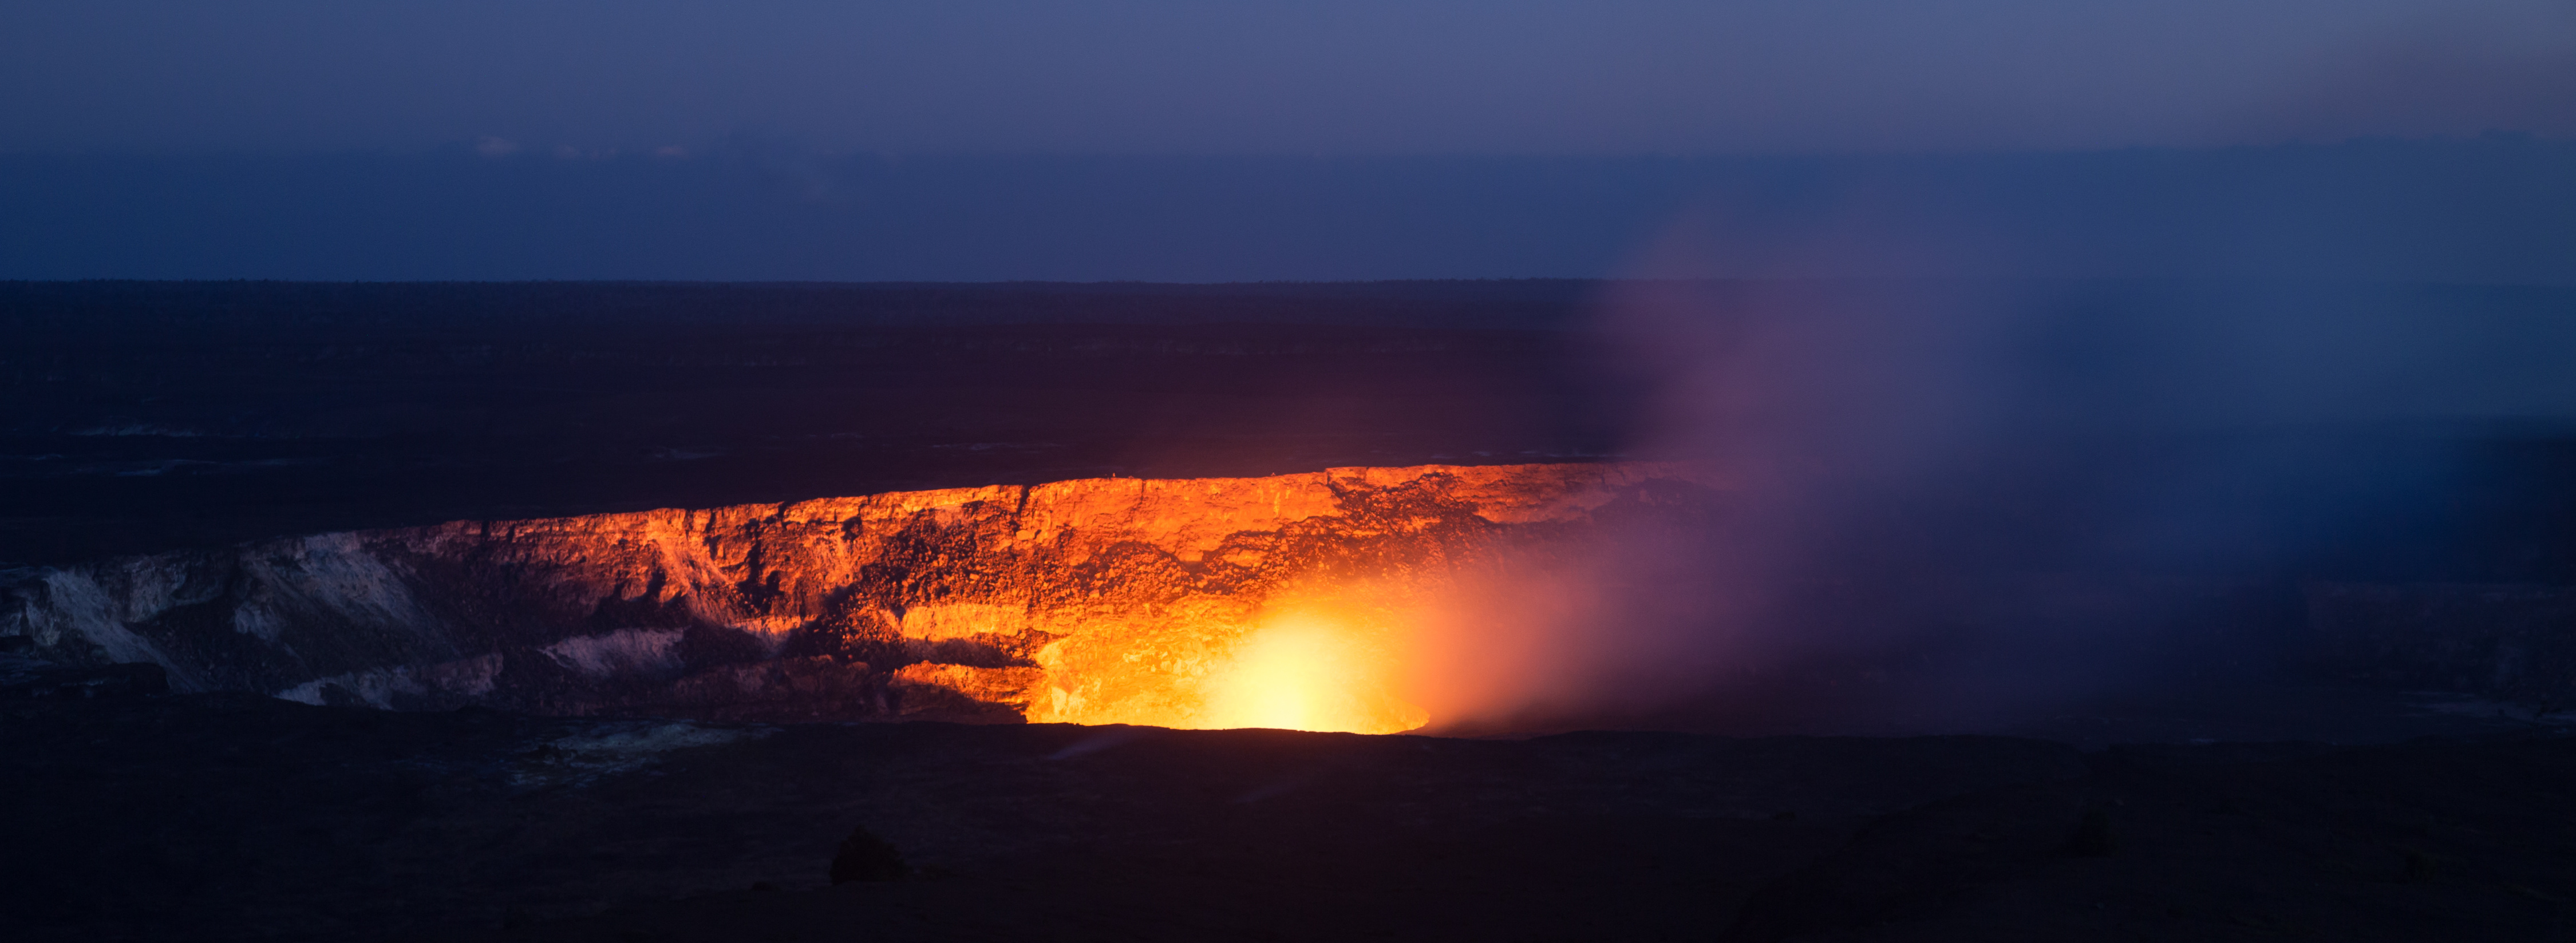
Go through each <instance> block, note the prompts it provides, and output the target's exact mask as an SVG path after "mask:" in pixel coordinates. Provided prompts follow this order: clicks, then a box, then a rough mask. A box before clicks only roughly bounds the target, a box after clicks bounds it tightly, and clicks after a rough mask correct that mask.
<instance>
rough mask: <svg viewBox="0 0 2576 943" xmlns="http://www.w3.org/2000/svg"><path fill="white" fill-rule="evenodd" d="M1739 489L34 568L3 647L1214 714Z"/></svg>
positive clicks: (670, 529) (722, 515)
mask: <svg viewBox="0 0 2576 943" xmlns="http://www.w3.org/2000/svg"><path fill="white" fill-rule="evenodd" d="M1718 493H1719V492H1718V491H1717V490H1716V488H1715V487H1714V486H1713V484H1712V482H1710V481H1709V480H1708V479H1707V473H1706V472H1705V471H1704V470H1702V469H1699V468H1697V467H1694V466H1685V465H1673V464H1651V463H1612V464H1558V465H1507V466H1437V465H1434V466H1420V467H1414V468H1396V469H1387V468H1337V469H1332V470H1328V471H1323V472H1314V473H1307V474H1295V475H1278V476H1272V477H1266V478H1214V479H1188V480H1145V479H1134V478H1106V479H1085V480H1076V481H1063V482H1056V483H1053V484H1044V485H1035V486H996V487H985V488H961V489H950V490H944V491H919V492H899V493H891V494H878V495H868V496H862V497H849V498H826V499H819V500H813V501H802V502H794V503H788V504H760V505H742V506H735V507H724V508H715V509H709V510H660V511H647V512H639V513H630V514H602V515H594V516H587V517H569V518H553V519H543V520H524V521H461V522H456V523H451V524H444V525H438V526H433V527H419V528H406V529H397V530H378V531H357V532H344V533H333V534H321V535H316V536H310V537H300V538H292V539H283V540H272V541H265V542H260V543H253V544H246V545H241V546H236V547H230V548H224V549H218V550H210V551H193V552H181V553H167V554H159V555H154V556H146V557H133V558H126V559H118V560H111V561H106V562H101V563H95V564H89V565H81V566H71V567H60V568H40V569H21V570H15V571H10V573H9V574H8V576H7V577H5V579H0V636H18V637H24V638H28V639H32V640H33V645H34V647H35V649H36V651H37V652H38V653H40V654H42V655H43V656H44V657H47V658H50V659H54V660H57V661H61V662H64V663H66V664H75V665H93V666H94V665H104V664H109V663H117V662H128V663H148V664H151V665H158V666H160V667H161V668H163V669H166V671H167V672H168V678H169V686H170V687H171V688H172V689H174V690H178V691H185V692H202V691H223V690H237V691H257V692H262V693H267V694H271V695H274V696H277V697H283V698H287V699H290V700H297V701H303V702H305V703H310V704H333V705H352V706H356V705H364V706H372V707H378V708H391V709H450V708H455V707H458V706H461V705H468V704H480V705H487V706H494V707H500V708H506V709H516V710H526V711H532V712H537V713H546V714H559V715H582V714H637V713H647V714H659V715H665V716H683V717H698V718H708V719H729V720H818V719H861V718H883V719H948V720H968V721H988V722H989V721H1014V722H1015V721H1019V720H1022V719H1029V720H1046V721H1071V722H1081V723H1111V722H1144V723H1162V724H1167V725H1180V726H1188V725H1191V724H1190V717H1191V716H1192V714H1191V712H1192V711H1193V710H1195V709H1196V701H1195V698H1196V697H1197V696H1198V695H1197V694H1196V693H1195V689H1194V687H1193V686H1194V685H1199V684H1201V683H1202V680H1203V679H1205V678H1206V677H1208V676H1209V674H1210V673H1211V672H1212V671H1216V670H1218V667H1219V666H1220V665H1221V664H1222V663H1223V661H1224V659H1225V658H1226V657H1227V653H1228V652H1229V651H1230V648H1231V646H1233V645H1235V644H1236V642H1237V641H1238V640H1239V639H1240V638H1241V637H1242V636H1243V635H1244V633H1245V632H1247V631H1248V630H1249V629H1250V628H1251V627H1252V626H1253V625H1254V624H1255V623H1257V622H1258V620H1259V619H1260V618H1261V617H1262V615H1263V613H1265V612H1267V611H1271V610H1274V609H1277V608H1279V607H1281V606H1283V605H1286V604H1288V603H1289V602H1291V601H1297V600H1307V601H1311V600H1316V599H1324V600H1328V601H1330V600H1336V599H1342V598H1345V597H1347V596H1348V595H1349V594H1350V593H1351V592H1353V590H1352V587H1354V586H1366V587H1368V588H1369V591H1370V592H1374V593H1377V594H1379V596H1377V597H1372V599H1371V602H1372V603H1382V602H1385V601H1386V600H1388V599H1393V600H1395V601H1396V602H1399V603H1400V602H1403V601H1404V600H1406V599H1418V598H1419V597H1421V596H1422V595H1423V594H1426V593H1430V592H1435V591H1437V590H1438V589H1439V588H1440V587H1442V586H1444V585H1447V584H1448V583H1449V582H1450V581H1452V580H1454V579H1455V578H1456V576H1457V575H1458V574H1459V573H1461V572H1463V571H1466V570H1471V569H1473V568H1475V567H1477V566H1480V565H1484V564H1485V563H1488V562H1490V561H1491V560H1492V559H1493V558H1494V555H1495V554H1497V553H1500V552H1503V551H1504V550H1506V549H1507V548H1512V547H1528V546H1541V545H1548V544H1551V543H1562V542H1564V541H1567V540H1569V539H1572V538H1574V537H1577V536H1579V535H1582V534H1584V533H1587V532H1589V531H1590V530H1592V529H1595V528H1597V527H1598V526H1600V523H1601V522H1602V521H1603V520H1606V519H1613V518H1617V517H1618V516H1619V515H1627V516H1629V517H1636V516H1640V515H1645V516H1654V515H1663V516H1670V515H1673V514H1675V513H1676V511H1675V509H1676V508H1677V507H1684V508H1686V507H1690V506H1697V505H1705V504H1706V503H1708V502H1709V501H1711V500H1713V499H1714V497H1715V496H1716V495H1717V494H1718Z"/></svg>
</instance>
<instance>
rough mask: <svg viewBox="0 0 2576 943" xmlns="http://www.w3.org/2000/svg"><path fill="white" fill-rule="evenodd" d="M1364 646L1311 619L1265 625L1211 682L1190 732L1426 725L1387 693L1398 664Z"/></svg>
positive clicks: (1378, 729) (1416, 711) (1385, 729)
mask: <svg viewBox="0 0 2576 943" xmlns="http://www.w3.org/2000/svg"><path fill="white" fill-rule="evenodd" d="M1369 642H1370V640H1369V639H1367V638H1365V637H1363V636H1361V635H1360V634H1359V633H1356V632H1353V631H1350V630H1349V629H1346V628H1344V627H1343V626H1341V625H1339V624H1336V623H1335V622H1334V621H1332V620H1330V619H1327V618H1323V617H1320V616H1314V615H1298V616H1291V617H1288V618H1284V619H1280V620H1278V621H1276V622H1273V623H1272V624H1269V625H1266V626H1264V627H1262V628H1261V629H1259V630H1258V631H1255V632H1253V633H1251V634H1249V635H1247V636H1245V637H1244V638H1243V639H1242V640H1240V641H1239V642H1238V643H1237V644H1236V646H1235V650H1234V657H1233V658H1232V659H1230V660H1229V661H1227V662H1226V663H1224V665H1223V666H1222V667H1220V668H1219V669H1218V670H1217V671H1215V672H1213V673H1212V674H1211V675H1210V676H1209V677H1208V679H1207V681H1206V701H1205V704H1204V707H1203V708H1202V709H1201V712H1200V714H1199V716H1198V717H1197V718H1196V721H1197V722H1196V723H1192V724H1189V726H1193V727H1205V728H1218V729H1223V728H1234V727H1271V728H1277V729H1282V730H1327V731H1340V732H1346V733H1402V732H1404V731H1407V730H1412V729H1414V728H1416V727H1420V726H1422V725H1423V724H1425V723H1427V722H1429V721H1430V719H1431V715H1429V714H1428V713H1425V712H1424V711H1423V710H1422V708H1420V707H1416V706H1414V705H1412V704H1410V703H1407V702H1406V701H1405V700H1403V699H1402V698H1399V697H1397V696H1396V695H1395V694H1394V692H1393V691H1392V690H1390V684H1391V681H1392V679H1393V677H1394V676H1395V674H1396V671H1395V669H1396V667H1397V666H1396V665H1394V664H1392V663H1391V662H1390V659H1389V658H1388V657H1387V655H1386V653H1385V651H1384V650H1383V649H1382V648H1381V647H1379V646H1375V645H1371V644H1369Z"/></svg>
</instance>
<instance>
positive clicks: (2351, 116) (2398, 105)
mask: <svg viewBox="0 0 2576 943" xmlns="http://www.w3.org/2000/svg"><path fill="white" fill-rule="evenodd" d="M2512 25H2513V24H2510V23H2506V22H2501V21H2472V22H2455V23H2429V24H2424V25H2423V26H2422V27H2421V28H2418V29H2412V30H2408V31H2405V32H2403V33H2397V34H2392V35H2387V36H2383V37H2381V38H2379V39H2378V40H2377V41H2376V42H2373V43H2370V44H2368V45H2364V46H2362V47H2359V48H2356V49H2354V50H2352V51H2351V52H2350V53H2349V54H2347V55H2345V56H2343V57H2339V58H2338V59H2337V60H2335V61H2334V62H2333V63H2332V64H2331V65H2330V66H2329V67H2327V68H2326V69H2324V70H2322V71H2321V72H2320V73H2319V74H2318V75H2317V76H2316V78H2315V79H2314V80H2313V81H2311V82H2309V83H2307V84H2306V85H2304V86H2302V87H2299V88H2296V89H2294V90H2293V91H2292V92H2291V93H2290V94H2289V95H2288V96H2287V97H2286V98H2285V99H2283V100H2281V101H2280V102H2279V103H2278V104H2276V105H2274V106H2272V107H2270V108H2268V109H2264V110H2263V111H2261V112H2260V113H2258V114H2256V115H2254V116H2252V118H2253V122H2254V123H2255V124H2257V125H2258V126H2261V127H2264V128H2266V129H2271V130H2277V131H2279V132H2286V133H2287V134H2288V135H2290V136H2295V137H2302V138H2306V139H2308V140H2311V141H2335V140H2342V139H2345V138H2351V137H2359V136H2374V135H2389V134H2392V133H2393V134H2403V135H2410V136H2420V135H2456V136H2470V135H2476V134H2478V133H2481V132H2485V131H2496V130H2504V131H2521V132H2528V133H2533V134H2538V135H2542V136H2546V137H2565V136H2576V36H2571V35H2569V34H2570V33H2571V31H2569V30H2566V29H2559V30H2554V31H2550V30H2539V29H2529V30H2516V29H2512V28H2510V27H2511V26H2512ZM2553 34H2554V35H2553Z"/></svg>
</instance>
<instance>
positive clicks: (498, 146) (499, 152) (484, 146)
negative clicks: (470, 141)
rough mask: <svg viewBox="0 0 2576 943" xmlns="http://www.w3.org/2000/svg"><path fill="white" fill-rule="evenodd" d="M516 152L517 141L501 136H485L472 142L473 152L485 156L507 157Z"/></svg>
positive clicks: (517, 149) (517, 148) (517, 150)
mask: <svg viewBox="0 0 2576 943" xmlns="http://www.w3.org/2000/svg"><path fill="white" fill-rule="evenodd" d="M518 152H519V144H518V142H516V141H511V140H506V139H503V138H496V137H486V138H483V139H482V140H479V141H476V142H474V153H477V154H481V155H483V156H485V157H508V156H510V155H512V154H516V153H518Z"/></svg>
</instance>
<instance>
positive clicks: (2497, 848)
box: [0, 695, 2576, 941]
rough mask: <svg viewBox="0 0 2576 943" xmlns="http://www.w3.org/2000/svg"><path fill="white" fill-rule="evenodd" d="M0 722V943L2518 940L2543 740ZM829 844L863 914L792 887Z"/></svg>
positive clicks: (151, 706) (449, 719)
mask: <svg viewBox="0 0 2576 943" xmlns="http://www.w3.org/2000/svg"><path fill="white" fill-rule="evenodd" d="M2458 730H2459V731H2460V732H2465V733H2471V734H2474V735H2473V736H2471V737H2467V738H2460V737H2449V738H2420V739H2415V740H2410V741H2406V742H2401V743H2393V744H2379V745H2357V746H2328V745H2323V744H2314V743H2306V744H2302V743H2278V744H2218V745H2209V746H2131V747H2115V748H2111V749H2108V750H2102V751H2093V752H2085V751H2079V750H2078V749H2076V748H2074V747H2070V746H2065V745H2061V744H2058V743H2052V742H2048V741H2042V740H2031V739H2016V738H2003V737H1920V738H1889V739H1868V738H1756V739H1732V738H1716V737H1699V736H1685V735H1678V734H1653V733H1581V734H1567V735H1560V736H1552V737H1543V738H1538V739H1531V740H1454V739H1440V738H1425V737H1406V736H1394V737H1364V736H1354V735H1338V734H1307V733H1292V732H1284V731H1265V730H1242V731H1171V730H1160V729H1150V728H1126V727H1075V726H1057V725H1035V726H987V727H973V726H955V725H949V724H930V723H917V724H867V725H799V726H785V727H769V726H727V725H694V724H675V723H669V722H664V721H655V720H600V719H550V718H538V717H528V716H519V715H510V714H501V713H493V712H488V711H477V710H468V711H458V712H444V713H414V714H402V713H387V712H382V711H374V710H365V709H349V708H326V707H311V706H306V705H301V704H294V703H289V702H284V701H277V700H271V699H267V698H261V697H256V696H249V695H186V696H158V697H121V698H119V697H102V698H95V699H85V700H17V701H12V702H8V703H7V706H5V707H0V781H5V782H7V783H9V784H10V788H9V797H8V801H7V802H6V803H5V804H0V843H5V846H6V847H7V848H9V849H11V852H10V853H9V854H8V855H6V856H0V862H5V864H0V869H5V873H0V935H5V936H6V937H7V938H9V939H12V940H31V941H32V940H112V939H134V940H180V939H185V940H253V939H260V940H367V939H421V940H467V939H475V940H529V941H538V940H544V941H555V940H563V941H594V940H596V941H643V940H675V941H676V940H810V941H824V940H933V939H989V940H1025V939H1032V938H1043V939H1052V940H1093V939H1097V940H1137V939H1168V940H1227V939H1242V940H1345V939H1389V940H1626V939H1639V940H1645V939H1740V940H1788V939H1798V940H1862V939H1866V940H1881V939H1884V940H1924V939H1944V940H1950V939H1956V940H1995V939H2033V940H2065V939H2164V940H2214V939H2215V940H2235V939H2243V940H2270V939H2283V938H2296V939H2344V940H2366V939H2367V940H2424V939H2497V940H2503V939H2513V940H2527V939H2555V938H2557V936H2556V935H2557V934H2559V933H2560V932H2562V930H2563V928H2564V925H2565V921H2566V919H2567V917H2568V914H2567V909H2568V906H2569V901H2570V900H2576V864H2572V863H2571V860H2570V859H2569V858H2568V856H2567V854H2566V849H2567V848H2569V847H2571V843H2576V821H2572V820H2571V818H2570V817H2569V816H2567V815H2565V814H2564V809H2565V805H2566V803H2567V802H2568V801H2569V798H2570V796H2571V793H2576V740H2570V739H2566V738H2563V737H2560V736H2557V735H2556V734H2555V732H2554V731H2550V730H2547V729H2544V728H2536V727H2535V728H2531V729H2530V730H2529V731H2528V732H2521V733H2517V732H2516V728H2514V727H2511V726H2498V725H2476V724H2469V725H2462V726H2460V727H2458ZM858 827H864V828H866V829H868V830H870V831H871V832H872V833H874V834H876V835H879V836H882V838H883V839H884V840H885V841H886V842H888V843H890V844H891V845H892V846H893V847H894V848H895V849H897V850H898V851H899V852H900V853H901V855H902V856H903V859H904V861H905V868H906V869H907V870H906V873H905V874H904V876H903V877H902V878H901V879H900V880H894V881H862V882H852V883H845V884H840V885H838V886H833V885H831V884H830V883H829V880H828V876H829V873H830V867H831V864H832V862H833V860H834V856H835V850H836V847H837V846H838V845H839V843H840V842H841V840H842V839H843V838H844V837H846V836H848V835H849V833H850V832H851V831H852V829H853V828H858Z"/></svg>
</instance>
